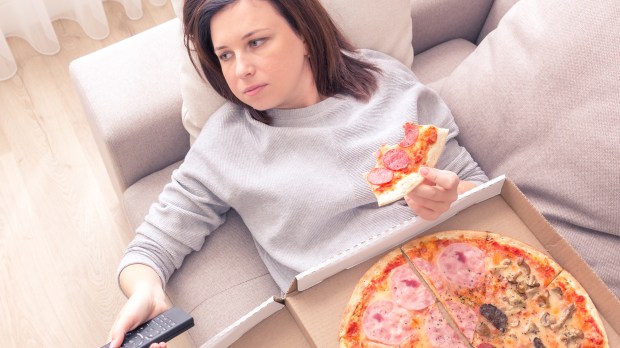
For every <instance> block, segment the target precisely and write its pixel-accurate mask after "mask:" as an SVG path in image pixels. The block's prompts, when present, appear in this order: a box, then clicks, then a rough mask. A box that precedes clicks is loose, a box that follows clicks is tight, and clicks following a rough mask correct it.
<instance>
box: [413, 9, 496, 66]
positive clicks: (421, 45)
mask: <svg viewBox="0 0 620 348" xmlns="http://www.w3.org/2000/svg"><path fill="white" fill-rule="evenodd" d="M492 5H493V0H468V1H462V0H432V1H420V0H411V21H412V30H413V39H412V41H411V43H412V45H413V52H414V53H415V54H418V53H422V52H424V51H426V50H427V49H429V48H431V47H434V46H437V45H439V44H441V43H444V42H447V41H449V40H453V39H465V40H467V41H470V42H472V43H476V42H477V39H478V35H479V33H480V30H481V29H482V27H483V25H484V23H485V21H486V18H487V16H488V14H489V11H490V9H491V6H492Z"/></svg>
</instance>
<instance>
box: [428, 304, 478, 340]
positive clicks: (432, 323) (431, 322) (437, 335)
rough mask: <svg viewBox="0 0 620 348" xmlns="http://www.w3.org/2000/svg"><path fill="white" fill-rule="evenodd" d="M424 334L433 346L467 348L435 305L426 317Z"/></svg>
mask: <svg viewBox="0 0 620 348" xmlns="http://www.w3.org/2000/svg"><path fill="white" fill-rule="evenodd" d="M424 326H425V330H426V335H427V336H428V340H429V341H430V343H431V344H432V345H433V347H451V348H467V346H466V345H465V343H463V342H462V341H461V338H460V337H459V335H458V334H457V333H456V332H454V330H453V329H452V327H450V324H448V321H447V320H445V319H444V318H443V317H442V315H441V312H439V309H437V307H433V308H432V309H431V310H430V311H429V313H428V317H427V318H426V323H425V325H424Z"/></svg>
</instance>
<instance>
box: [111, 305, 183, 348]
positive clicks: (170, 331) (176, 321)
mask: <svg viewBox="0 0 620 348" xmlns="http://www.w3.org/2000/svg"><path fill="white" fill-rule="evenodd" d="M192 326H194V318H192V317H191V316H190V315H189V314H187V313H185V312H184V311H183V310H182V309H180V308H178V307H172V308H170V309H169V310H167V311H165V312H163V313H161V314H160V315H158V316H156V317H155V318H153V319H151V320H149V321H147V322H146V323H144V324H142V325H140V326H138V327H137V328H136V329H134V330H132V331H129V332H128V333H127V334H125V339H124V340H123V344H122V345H121V348H148V347H149V346H150V345H151V344H153V343H159V342H167V341H169V340H171V339H173V338H175V337H176V336H178V335H180V334H181V333H182V332H183V331H185V330H187V329H189V328H191V327H192ZM109 346H110V343H108V344H106V345H105V346H103V347H101V348H108V347H109Z"/></svg>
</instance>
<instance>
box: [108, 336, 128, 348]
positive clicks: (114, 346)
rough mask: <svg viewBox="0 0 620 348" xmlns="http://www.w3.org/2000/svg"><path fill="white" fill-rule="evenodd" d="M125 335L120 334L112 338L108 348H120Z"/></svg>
mask: <svg viewBox="0 0 620 348" xmlns="http://www.w3.org/2000/svg"><path fill="white" fill-rule="evenodd" d="M124 336H125V334H123V335H120V336H114V337H113V338H112V340H111V341H110V345H109V347H108V348H119V347H120V346H121V344H122V343H123V337H124Z"/></svg>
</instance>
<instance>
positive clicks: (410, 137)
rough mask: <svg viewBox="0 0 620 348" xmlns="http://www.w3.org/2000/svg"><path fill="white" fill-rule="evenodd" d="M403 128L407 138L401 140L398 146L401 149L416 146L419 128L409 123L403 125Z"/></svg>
mask: <svg viewBox="0 0 620 348" xmlns="http://www.w3.org/2000/svg"><path fill="white" fill-rule="evenodd" d="M403 128H404V129H405V138H404V139H403V140H401V142H400V143H398V145H400V146H401V147H409V146H411V145H413V144H415V141H416V140H417V139H418V133H419V132H418V126H416V125H415V124H413V123H409V122H407V123H405V124H404V125H403Z"/></svg>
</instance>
